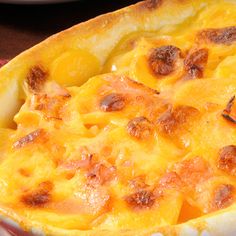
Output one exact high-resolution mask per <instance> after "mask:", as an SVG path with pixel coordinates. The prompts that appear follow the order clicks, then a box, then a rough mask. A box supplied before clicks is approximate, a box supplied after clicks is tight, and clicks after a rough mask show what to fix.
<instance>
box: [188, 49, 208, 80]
mask: <svg viewBox="0 0 236 236" xmlns="http://www.w3.org/2000/svg"><path fill="white" fill-rule="evenodd" d="M207 61H208V49H206V48H201V49H198V50H197V51H195V52H193V53H189V54H188V55H187V57H186V58H185V60H184V69H185V71H186V72H187V73H188V74H189V75H190V76H191V77H192V78H202V77H203V72H204V68H205V66H206V64H207Z"/></svg>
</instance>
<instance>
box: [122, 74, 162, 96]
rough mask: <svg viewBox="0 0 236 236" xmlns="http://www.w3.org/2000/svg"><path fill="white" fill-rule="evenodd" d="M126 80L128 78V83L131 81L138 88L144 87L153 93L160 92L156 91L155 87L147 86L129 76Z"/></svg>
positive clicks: (157, 93)
mask: <svg viewBox="0 0 236 236" xmlns="http://www.w3.org/2000/svg"><path fill="white" fill-rule="evenodd" d="M127 80H128V81H129V82H130V83H132V84H133V85H135V86H137V87H138V88H140V89H142V88H144V89H146V90H147V91H148V92H150V93H152V94H155V95H159V94H160V92H159V91H157V90H156V89H153V88H150V87H147V86H145V85H144V84H142V83H140V82H138V81H136V80H132V79H130V78H127Z"/></svg>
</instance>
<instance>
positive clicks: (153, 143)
mask: <svg viewBox="0 0 236 236" xmlns="http://www.w3.org/2000/svg"><path fill="white" fill-rule="evenodd" d="M219 16H221V17H219ZM235 16H236V5H235V4H234V3H230V2H227V3H226V2H225V1H217V3H213V1H212V4H211V5H210V6H208V7H207V8H204V7H203V8H202V10H201V11H200V12H199V13H198V14H197V15H195V16H193V17H192V18H191V19H188V21H186V22H184V23H182V24H180V25H178V26H176V27H174V28H173V27H168V26H166V27H163V28H161V29H160V30H159V31H158V32H137V33H135V34H132V35H128V36H126V37H125V38H124V39H123V40H122V41H121V42H120V43H119V44H118V45H117V47H116V48H115V49H114V50H113V52H112V54H111V55H110V58H109V60H108V61H107V62H106V63H105V64H104V65H103V66H102V69H99V68H100V65H99V62H98V61H97V59H96V57H94V56H93V55H91V54H90V53H88V52H87V51H85V50H78V51H74V50H73V51H69V52H66V53H64V54H62V55H61V56H60V57H59V58H57V59H55V60H54V61H53V62H52V63H51V66H50V68H48V67H47V65H43V64H40V65H34V66H33V67H32V68H31V70H30V71H29V72H28V75H27V76H26V78H25V80H26V84H25V94H26V96H25V102H24V104H23V105H22V106H21V108H20V110H19V112H18V113H17V114H16V115H15V117H14V121H15V123H16V124H17V128H16V129H10V128H8V129H7V128H1V129H0V136H1V140H0V151H1V159H0V160H1V163H0V194H1V199H0V207H1V209H4V210H5V211H7V212H9V214H12V215H13V212H14V214H17V215H19V216H21V217H22V218H23V219H24V218H25V219H30V220H32V221H35V222H40V223H42V224H48V225H52V226H56V227H60V228H63V229H80V230H91V229H109V230H116V229H146V228H148V227H153V226H165V225H173V224H178V223H182V222H186V221H188V220H190V219H194V218H197V217H200V216H203V215H207V214H208V213H213V212H215V211H217V210H220V209H223V208H225V207H228V206H230V205H232V204H233V203H234V202H235V187H236V181H235V176H236V146H235V144H236V131H235V130H236V127H235V123H236V117H235V112H236V105H234V99H235V97H234V96H235V94H236V82H235V79H236V78H235V72H236V71H235V64H236V21H235ZM99 70H101V73H100V74H99V75H96V76H95V77H92V78H90V79H89V80H88V81H87V82H85V83H84V84H82V85H81V86H72V87H70V86H68V87H63V86H61V85H59V84H60V83H61V81H66V83H67V84H68V85H70V84H74V83H75V81H76V80H77V79H78V78H79V79H80V81H81V83H83V82H84V81H83V79H84V78H87V77H89V76H91V75H93V74H94V73H95V74H96V73H97V71H99ZM84 80H85V79H84ZM55 81H56V82H55ZM63 83H64V82H63ZM64 84H65V83H64ZM213 214H214V213H213Z"/></svg>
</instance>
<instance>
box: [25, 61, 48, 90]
mask: <svg viewBox="0 0 236 236" xmlns="http://www.w3.org/2000/svg"><path fill="white" fill-rule="evenodd" d="M47 76H48V73H47V72H46V70H45V69H44V68H43V67H42V66H41V65H36V66H33V67H32V68H30V70H29V72H28V75H27V77H26V81H27V84H28V87H29V89H30V90H31V91H33V92H39V91H40V89H41V88H42V86H43V84H44V83H45V81H46V79H47Z"/></svg>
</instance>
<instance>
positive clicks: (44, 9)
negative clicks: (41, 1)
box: [0, 0, 140, 59]
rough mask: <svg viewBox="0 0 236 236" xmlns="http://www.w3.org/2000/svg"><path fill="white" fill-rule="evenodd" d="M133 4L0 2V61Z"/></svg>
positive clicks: (123, 0) (129, 0)
mask: <svg viewBox="0 0 236 236" xmlns="http://www.w3.org/2000/svg"><path fill="white" fill-rule="evenodd" d="M139 1H140V0H139ZM136 2H138V0H81V1H79V0H77V1H74V2H67V3H60V4H48V5H15V4H13V5H11V4H1V3H0V59H1V58H2V59H3V58H4V59H11V58H13V57H14V56H16V55H17V54H19V53H20V52H22V51H23V50H25V49H27V48H29V47H31V46H33V45H34V44H36V43H38V42H40V41H42V40H43V39H45V38H46V37H48V36H50V35H52V34H54V33H56V32H59V31H61V30H63V29H66V28H68V27H70V26H72V25H75V24H77V23H79V22H82V21H85V20H88V19H90V18H92V17H95V16H97V15H100V14H103V13H106V12H110V11H113V10H116V9H119V8H122V7H125V6H128V5H130V4H133V3H136Z"/></svg>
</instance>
